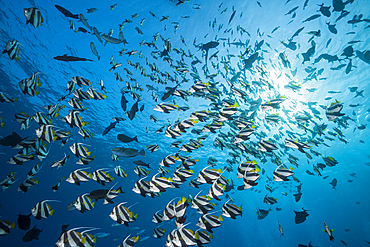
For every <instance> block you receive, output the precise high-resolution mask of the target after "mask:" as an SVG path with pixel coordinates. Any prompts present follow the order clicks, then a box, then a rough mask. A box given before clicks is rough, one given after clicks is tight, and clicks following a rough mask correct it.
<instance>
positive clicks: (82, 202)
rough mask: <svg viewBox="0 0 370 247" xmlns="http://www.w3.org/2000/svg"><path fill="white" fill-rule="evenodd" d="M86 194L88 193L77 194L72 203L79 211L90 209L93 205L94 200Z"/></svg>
mask: <svg viewBox="0 0 370 247" xmlns="http://www.w3.org/2000/svg"><path fill="white" fill-rule="evenodd" d="M87 194H88V193H85V194H83V195H81V196H79V197H78V198H77V199H76V201H75V203H74V204H73V206H74V207H75V208H76V209H77V210H79V211H80V212H81V213H84V212H86V211H91V210H92V209H93V208H94V206H95V202H93V201H92V200H91V198H90V197H88V196H87Z"/></svg>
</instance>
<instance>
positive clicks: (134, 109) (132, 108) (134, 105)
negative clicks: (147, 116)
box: [128, 99, 140, 120]
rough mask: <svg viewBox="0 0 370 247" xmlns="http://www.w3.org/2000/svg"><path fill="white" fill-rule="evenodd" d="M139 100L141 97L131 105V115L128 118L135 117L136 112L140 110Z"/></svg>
mask: <svg viewBox="0 0 370 247" xmlns="http://www.w3.org/2000/svg"><path fill="white" fill-rule="evenodd" d="M139 101H140V99H138V100H137V101H136V102H135V104H133V105H132V107H131V110H130V112H129V115H128V118H129V119H130V120H132V119H134V117H135V114H136V112H138V111H139Z"/></svg>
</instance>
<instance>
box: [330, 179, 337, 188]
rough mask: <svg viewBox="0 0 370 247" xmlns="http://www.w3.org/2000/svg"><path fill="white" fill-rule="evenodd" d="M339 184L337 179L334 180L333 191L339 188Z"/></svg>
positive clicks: (332, 183) (332, 182)
mask: <svg viewBox="0 0 370 247" xmlns="http://www.w3.org/2000/svg"><path fill="white" fill-rule="evenodd" d="M337 183H338V180H337V179H336V178H334V179H333V181H331V182H330V184H331V185H332V186H333V188H332V189H335V190H336V189H337V188H336V187H337Z"/></svg>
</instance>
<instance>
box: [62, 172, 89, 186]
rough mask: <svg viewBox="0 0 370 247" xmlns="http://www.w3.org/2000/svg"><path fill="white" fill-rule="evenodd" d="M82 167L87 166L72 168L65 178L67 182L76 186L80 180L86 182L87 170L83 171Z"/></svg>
mask: <svg viewBox="0 0 370 247" xmlns="http://www.w3.org/2000/svg"><path fill="white" fill-rule="evenodd" d="M84 169H88V168H81V169H77V170H74V171H73V172H72V173H71V174H70V175H69V177H68V178H67V179H66V181H67V182H69V183H74V184H76V185H77V186H80V184H81V182H88V181H89V178H90V177H89V176H90V175H89V174H87V172H85V171H83V170H84Z"/></svg>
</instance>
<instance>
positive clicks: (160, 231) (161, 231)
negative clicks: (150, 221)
mask: <svg viewBox="0 0 370 247" xmlns="http://www.w3.org/2000/svg"><path fill="white" fill-rule="evenodd" d="M165 233H166V230H165V229H162V228H159V227H156V228H154V230H153V237H155V238H161V237H163V236H164V234H165Z"/></svg>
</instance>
